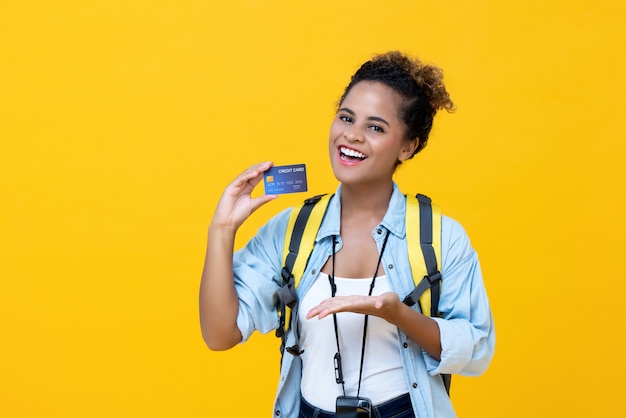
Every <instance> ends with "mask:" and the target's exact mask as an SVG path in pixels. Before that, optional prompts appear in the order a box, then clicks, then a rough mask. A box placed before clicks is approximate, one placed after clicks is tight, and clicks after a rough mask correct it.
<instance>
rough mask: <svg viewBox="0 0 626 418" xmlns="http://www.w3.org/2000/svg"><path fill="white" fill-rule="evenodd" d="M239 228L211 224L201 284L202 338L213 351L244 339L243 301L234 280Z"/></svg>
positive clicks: (223, 348)
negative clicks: (240, 318)
mask: <svg viewBox="0 0 626 418" xmlns="http://www.w3.org/2000/svg"><path fill="white" fill-rule="evenodd" d="M234 241H235V230H233V229H229V228H224V227H221V226H215V225H211V226H210V227H209V238H208V243H207V252H206V258H205V262H204V270H203V272H202V281H201V284H200V326H201V329H202V337H203V338H204V341H205V343H206V344H207V346H208V347H209V348H210V349H212V350H226V349H229V348H231V347H233V346H235V345H236V344H238V343H239V342H240V341H241V338H242V336H241V332H240V331H239V329H238V328H237V312H238V310H239V300H238V298H237V291H236V290H235V284H234V280H233V248H234Z"/></svg>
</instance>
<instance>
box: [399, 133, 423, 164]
mask: <svg viewBox="0 0 626 418" xmlns="http://www.w3.org/2000/svg"><path fill="white" fill-rule="evenodd" d="M419 143H420V140H419V138H417V137H415V138H413V139H411V140H410V141H404V144H402V148H401V149H400V154H399V155H398V160H399V161H405V160H408V159H409V158H411V157H412V156H413V153H414V152H415V150H416V149H417V146H418V145H419Z"/></svg>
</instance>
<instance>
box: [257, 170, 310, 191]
mask: <svg viewBox="0 0 626 418" xmlns="http://www.w3.org/2000/svg"><path fill="white" fill-rule="evenodd" d="M263 186H264V187H265V194H285V193H300V192H306V191H307V182H306V165H304V164H294V165H282V166H275V167H272V168H270V169H269V170H267V171H266V172H265V173H263Z"/></svg>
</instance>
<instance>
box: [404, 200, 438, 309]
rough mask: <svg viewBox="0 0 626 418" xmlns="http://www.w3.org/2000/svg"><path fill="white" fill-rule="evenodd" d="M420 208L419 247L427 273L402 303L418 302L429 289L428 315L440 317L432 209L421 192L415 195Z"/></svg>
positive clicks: (429, 202) (412, 303)
mask: <svg viewBox="0 0 626 418" xmlns="http://www.w3.org/2000/svg"><path fill="white" fill-rule="evenodd" d="M417 200H418V202H419V210H420V247H421V249H422V254H423V256H424V262H425V263H426V271H427V275H426V276H424V278H422V280H421V281H420V282H419V283H418V284H417V286H415V289H413V291H412V292H411V293H409V295H407V297H406V298H404V300H403V302H404V304H406V305H408V306H413V305H415V304H416V303H419V298H420V296H422V293H424V292H425V291H426V290H427V289H430V299H431V301H430V302H431V303H430V313H429V315H430V317H440V316H441V315H440V313H439V309H438V307H439V296H440V294H441V273H440V272H439V269H438V268H437V256H436V255H435V248H434V247H433V210H432V206H431V200H430V198H429V197H428V196H425V195H423V194H418V195H417Z"/></svg>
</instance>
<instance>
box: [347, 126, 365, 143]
mask: <svg viewBox="0 0 626 418" xmlns="http://www.w3.org/2000/svg"><path fill="white" fill-rule="evenodd" d="M343 137H344V138H345V139H346V140H348V141H350V142H363V140H364V138H363V134H362V133H361V132H360V131H359V130H358V128H356V127H355V126H354V125H353V126H350V127H349V128H346V130H345V131H343Z"/></svg>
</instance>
